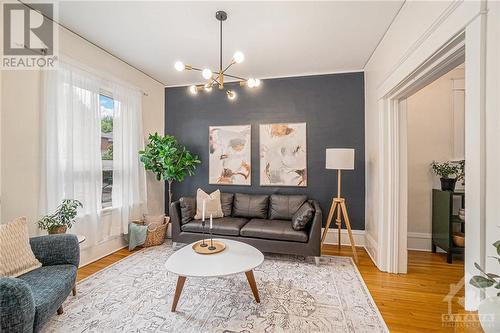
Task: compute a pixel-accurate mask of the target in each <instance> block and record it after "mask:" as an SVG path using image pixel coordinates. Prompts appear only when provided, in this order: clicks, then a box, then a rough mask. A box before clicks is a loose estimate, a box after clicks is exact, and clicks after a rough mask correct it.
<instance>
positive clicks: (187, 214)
mask: <svg viewBox="0 0 500 333" xmlns="http://www.w3.org/2000/svg"><path fill="white" fill-rule="evenodd" d="M179 202H180V205H181V223H182V224H185V223H188V222H189V221H191V220H193V219H194V215H195V214H196V200H195V199H194V198H193V197H182V198H180V200H179Z"/></svg>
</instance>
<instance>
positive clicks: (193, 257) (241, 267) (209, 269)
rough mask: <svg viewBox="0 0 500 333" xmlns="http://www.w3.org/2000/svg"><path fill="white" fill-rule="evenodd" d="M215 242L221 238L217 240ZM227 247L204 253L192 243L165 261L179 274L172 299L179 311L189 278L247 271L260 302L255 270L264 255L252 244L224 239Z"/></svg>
mask: <svg viewBox="0 0 500 333" xmlns="http://www.w3.org/2000/svg"><path fill="white" fill-rule="evenodd" d="M214 241H216V242H217V241H221V240H220V239H215V240H214ZM224 242H225V243H226V245H227V248H226V249H225V250H224V251H222V252H220V253H218V254H217V255H208V256H207V255H201V254H198V253H196V252H195V251H193V249H192V245H193V244H191V246H185V247H183V248H181V249H180V250H177V251H176V252H174V253H173V254H172V255H171V256H170V257H169V258H168V259H167V262H166V264H165V267H166V268H167V270H168V271H169V272H172V273H174V274H177V275H178V278H177V287H176V289H175V295H174V299H173V302H172V309H171V310H172V312H175V310H176V308H177V303H178V302H179V298H180V296H181V293H182V288H183V287H184V283H185V282H186V278H187V277H222V276H228V275H234V274H240V273H245V275H246V277H247V280H248V283H249V284H250V288H251V289H252V293H253V295H254V298H255V301H256V302H257V303H260V298H259V292H258V290H257V284H256V282H255V278H254V275H253V270H254V269H255V268H257V267H258V266H260V265H261V264H262V262H264V255H263V254H262V252H260V251H259V250H257V249H256V248H254V247H253V246H251V245H248V244H245V243H241V242H237V241H233V240H229V239H224Z"/></svg>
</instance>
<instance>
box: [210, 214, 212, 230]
mask: <svg viewBox="0 0 500 333" xmlns="http://www.w3.org/2000/svg"><path fill="white" fill-rule="evenodd" d="M210 229H212V214H210Z"/></svg>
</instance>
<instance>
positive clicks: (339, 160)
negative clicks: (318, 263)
mask: <svg viewBox="0 0 500 333" xmlns="http://www.w3.org/2000/svg"><path fill="white" fill-rule="evenodd" d="M326 168H327V169H334V170H337V186H338V187H337V197H336V198H333V200H332V205H331V206H330V213H328V218H327V220H326V227H325V230H324V231H323V236H322V237H321V246H323V243H324V242H325V239H326V234H327V233H328V229H329V228H330V224H331V223H332V219H333V216H334V215H335V212H337V218H336V219H335V224H336V225H337V228H338V233H339V249H340V244H341V242H340V231H341V229H342V219H343V220H344V223H345V226H346V229H347V233H348V235H349V240H350V241H351V248H352V254H353V255H354V261H355V262H358V254H357V253H356V246H355V244H354V238H353V237H352V231H351V223H350V222H349V216H348V215H347V207H346V204H345V199H344V198H342V196H341V188H342V178H341V170H354V149H339V148H328V149H327V150H326Z"/></svg>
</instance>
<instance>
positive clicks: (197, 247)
mask: <svg viewBox="0 0 500 333" xmlns="http://www.w3.org/2000/svg"><path fill="white" fill-rule="evenodd" d="M209 241H210V243H211V244H212V245H213V246H214V247H215V249H214V250H210V249H209V248H208V242H209ZM203 242H204V243H203ZM203 244H205V246H204V247H203V246H202V245H203ZM192 248H193V250H194V251H195V252H196V253H199V254H215V253H219V252H222V251H224V249H225V248H226V244H224V243H223V242H221V241H214V240H213V239H212V240H208V239H207V240H205V239H202V240H201V241H198V242H196V243H194V244H193V246H192Z"/></svg>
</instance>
